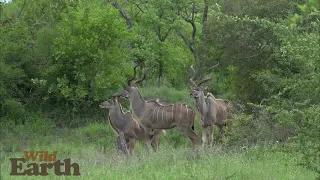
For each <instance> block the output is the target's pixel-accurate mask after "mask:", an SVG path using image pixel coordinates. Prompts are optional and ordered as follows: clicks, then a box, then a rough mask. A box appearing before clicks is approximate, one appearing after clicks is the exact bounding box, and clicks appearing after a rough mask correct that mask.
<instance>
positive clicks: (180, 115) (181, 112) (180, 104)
mask: <svg viewBox="0 0 320 180" xmlns="http://www.w3.org/2000/svg"><path fill="white" fill-rule="evenodd" d="M181 118H182V104H180V119H181Z"/></svg>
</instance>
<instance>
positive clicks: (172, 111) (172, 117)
mask: <svg viewBox="0 0 320 180" xmlns="http://www.w3.org/2000/svg"><path fill="white" fill-rule="evenodd" d="M173 109H174V104H173V106H172V119H173Z"/></svg>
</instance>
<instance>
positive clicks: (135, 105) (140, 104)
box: [130, 89, 146, 118]
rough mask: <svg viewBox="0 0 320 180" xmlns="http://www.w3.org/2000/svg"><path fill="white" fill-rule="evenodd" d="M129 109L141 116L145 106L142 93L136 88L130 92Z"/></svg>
mask: <svg viewBox="0 0 320 180" xmlns="http://www.w3.org/2000/svg"><path fill="white" fill-rule="evenodd" d="M130 97H131V98H130V109H131V111H133V113H134V114H135V115H136V116H137V117H138V118H141V116H142V115H143V109H144V107H145V104H146V102H145V100H144V99H143V97H142V95H141V94H140V92H139V90H138V89H134V90H133V91H132V92H131V94H130Z"/></svg>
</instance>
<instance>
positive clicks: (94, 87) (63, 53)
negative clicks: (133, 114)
mask: <svg viewBox="0 0 320 180" xmlns="http://www.w3.org/2000/svg"><path fill="white" fill-rule="evenodd" d="M87 5H88V4H87V3H82V4H81V5H79V7H77V8H74V9H73V11H71V12H69V13H66V14H65V15H64V16H63V20H62V22H61V24H60V25H59V27H60V28H59V34H60V35H59V38H57V39H56V40H55V42H54V43H55V46H54V49H53V60H52V62H51V64H52V65H51V66H50V67H49V68H48V69H47V71H46V73H45V75H44V76H45V80H46V81H47V82H46V84H45V85H46V86H47V88H48V93H49V95H50V97H55V98H56V99H57V100H60V101H62V102H65V105H67V106H69V107H71V108H73V110H72V111H77V110H79V109H80V108H81V107H83V106H84V107H90V106H91V105H92V103H93V102H94V101H97V100H100V99H102V98H105V97H107V96H110V95H111V94H112V93H113V92H114V91H115V90H118V89H119V88H120V87H121V85H122V84H124V81H125V77H126V74H127V72H128V68H129V66H128V63H127V62H126V50H127V49H126V48H125V43H124V42H123V38H124V37H125V36H126V35H127V33H126V29H125V26H124V24H123V22H122V20H121V19H120V18H112V17H114V16H115V15H116V14H117V13H118V12H117V11H116V10H115V9H113V8H112V7H110V6H104V5H100V4H94V5H92V6H91V7H90V8H88V7H87ZM105 8H106V9H108V10H106V9H105ZM71 21H72V22H73V23H72V25H70V22H71ZM48 98H49V97H48Z"/></svg>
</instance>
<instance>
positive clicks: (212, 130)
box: [209, 124, 214, 147]
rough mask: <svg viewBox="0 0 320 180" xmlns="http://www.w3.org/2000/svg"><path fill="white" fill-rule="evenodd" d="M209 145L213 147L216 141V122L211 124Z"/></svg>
mask: <svg viewBox="0 0 320 180" xmlns="http://www.w3.org/2000/svg"><path fill="white" fill-rule="evenodd" d="M209 138H210V139H209V146H210V147H213V143H214V124H212V125H211V126H210V135H209Z"/></svg>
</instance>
